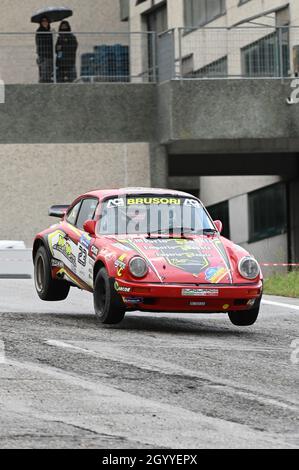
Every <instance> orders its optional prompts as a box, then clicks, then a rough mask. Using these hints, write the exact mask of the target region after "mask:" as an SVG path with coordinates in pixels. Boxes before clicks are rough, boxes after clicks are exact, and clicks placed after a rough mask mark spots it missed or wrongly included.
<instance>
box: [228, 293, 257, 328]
mask: <svg viewBox="0 0 299 470" xmlns="http://www.w3.org/2000/svg"><path fill="white" fill-rule="evenodd" d="M260 303H261V298H260V299H258V301H257V303H256V306H255V307H254V308H252V309H250V310H245V311H238V312H228V316H229V319H230V321H231V322H232V324H233V325H236V326H250V325H253V324H254V323H255V322H256V320H257V317H258V314H259V311H260Z"/></svg>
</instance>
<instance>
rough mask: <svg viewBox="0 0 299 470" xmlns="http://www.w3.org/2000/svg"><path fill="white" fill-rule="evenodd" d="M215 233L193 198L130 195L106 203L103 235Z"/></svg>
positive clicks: (99, 230)
mask: <svg viewBox="0 0 299 470" xmlns="http://www.w3.org/2000/svg"><path fill="white" fill-rule="evenodd" d="M205 231H207V232H214V231H215V227H214V226H213V224H212V222H211V220H210V218H209V216H208V214H207V212H206V210H205V209H204V207H203V206H202V205H201V203H200V202H199V201H198V200H197V199H194V198H192V197H191V196H190V198H188V197H181V196H179V197H178V196H173V195H167V194H166V195H162V196H161V195H156V194H145V195H130V196H129V195H127V196H122V197H118V198H111V199H107V200H106V201H104V202H103V206H102V212H101V217H100V220H99V222H98V224H97V233H99V234H100V235H124V234H147V235H148V236H150V235H154V234H161V235H162V234H165V235H172V234H175V235H181V236H183V235H189V234H191V235H192V234H200V233H204V232H205Z"/></svg>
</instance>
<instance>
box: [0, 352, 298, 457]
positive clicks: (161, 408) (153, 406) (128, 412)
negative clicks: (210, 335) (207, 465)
mask: <svg viewBox="0 0 299 470" xmlns="http://www.w3.org/2000/svg"><path fill="white" fill-rule="evenodd" d="M8 364H9V365H10V366H13V367H16V368H17V369H21V370H27V371H29V372H33V373H36V374H42V375H47V376H49V377H52V379H54V380H58V381H63V382H65V383H66V384H68V385H69V386H70V385H71V386H73V387H80V388H82V389H83V390H85V391H86V390H88V391H90V392H92V393H94V395H95V399H96V400H97V401H96V402H95V403H96V405H97V406H98V407H99V409H101V412H102V413H101V415H100V422H98V421H96V422H94V420H93V421H90V422H89V424H88V425H86V423H84V426H85V427H88V428H89V430H91V431H94V432H98V433H103V432H104V433H107V434H109V435H110V436H113V435H114V436H119V435H121V436H122V437H126V438H127V439H129V440H135V441H137V442H138V441H139V442H142V443H147V444H151V445H160V446H161V445H163V446H166V447H167V448H169V447H170V446H172V445H173V443H174V442H176V443H177V442H179V441H180V445H181V446H183V447H185V446H186V445H187V446H188V447H189V446H192V445H193V446H194V443H196V445H197V442H196V438H195V437H194V436H199V435H200V436H201V441H200V447H202V448H206V447H213V446H214V445H215V442H217V441H216V439H218V438H219V436H221V440H220V442H221V445H222V446H224V447H225V448H227V447H229V446H232V443H233V447H236V448H239V447H242V448H243V446H245V447H244V448H247V447H252V446H253V445H254V446H255V447H256V446H258V447H260V448H264V446H265V445H271V446H273V445H274V446H277V445H279V444H280V445H281V444H283V446H284V448H285V447H287V448H294V447H295V446H293V445H292V444H290V443H287V442H285V441H284V439H282V438H281V436H274V435H272V434H270V433H267V432H266V433H265V432H260V431H256V430H254V429H252V428H251V427H250V426H248V425H246V424H239V423H234V422H231V421H226V420H224V419H221V418H214V417H210V416H206V415H205V414H203V413H201V412H199V411H192V410H188V409H187V408H182V407H181V406H177V405H172V404H168V403H163V402H158V401H155V400H152V399H149V398H144V397H140V396H138V395H134V394H132V393H129V392H125V391H123V390H119V389H118V388H117V387H113V386H108V385H103V384H101V383H99V382H91V381H90V380H88V379H85V378H84V377H81V376H78V375H76V374H72V373H68V372H66V371H61V370H59V369H56V368H55V367H52V366H44V365H43V366H40V365H36V364H34V363H31V362H19V361H17V360H9V361H8ZM86 400H87V398H86ZM107 400H109V401H107ZM110 400H112V405H109V403H110ZM1 402H2V403H3V404H4V406H5V401H2V399H1V398H0V403H1ZM16 402H17V400H16ZM17 405H18V403H17V404H15V408H16V411H18V408H19V411H20V412H25V411H26V408H27V409H28V407H26V408H24V405H23V406H22V402H21V403H19V406H17ZM105 409H108V411H107V413H106V415H105V413H103V410H105ZM120 410H121V412H120ZM29 411H30V413H31V414H32V415H35V414H36V415H37V416H39V415H40V417H41V418H44V419H48V420H52V419H53V416H52V419H51V415H47V414H44V415H43V414H42V413H41V414H40V413H39V410H38V407H37V405H36V404H34V406H32V405H31V406H30V408H29ZM153 413H156V414H157V416H158V418H159V420H161V422H162V423H164V424H163V425H161V424H160V422H159V421H158V424H157V421H155V422H154V423H153V419H152V417H153ZM64 414H65V413H63V411H61V412H60V415H62V417H55V419H54V421H59V420H60V421H63V422H65V423H66V424H70V425H74V424H75V425H77V426H81V427H82V420H84V413H83V416H82V417H80V415H78V416H77V417H72V419H71V420H70V419H67V421H66V419H65V418H63V415H64ZM107 415H108V421H107V419H106V418H105V416H107ZM115 417H116V418H115ZM130 417H133V421H134V425H133V426H132V422H131V421H132V420H131V419H130ZM79 420H80V421H79ZM140 429H143V431H142V438H141V437H140ZM153 429H155V432H153ZM112 430H113V431H114V432H113V431H112ZM165 431H166V432H165ZM167 431H168V432H167ZM226 436H227V437H226ZM176 445H177V444H176ZM198 445H199V444H198ZM275 448H276V447H275Z"/></svg>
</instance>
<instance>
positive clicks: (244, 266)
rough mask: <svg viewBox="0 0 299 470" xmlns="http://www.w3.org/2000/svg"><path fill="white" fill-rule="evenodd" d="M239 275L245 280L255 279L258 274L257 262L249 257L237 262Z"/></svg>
mask: <svg viewBox="0 0 299 470" xmlns="http://www.w3.org/2000/svg"><path fill="white" fill-rule="evenodd" d="M239 273H240V274H241V276H243V277H245V279H255V278H256V277H257V276H258V275H259V273H260V267H259V264H258V262H257V261H256V260H255V259H254V258H251V257H247V258H242V259H241V261H240V262H239Z"/></svg>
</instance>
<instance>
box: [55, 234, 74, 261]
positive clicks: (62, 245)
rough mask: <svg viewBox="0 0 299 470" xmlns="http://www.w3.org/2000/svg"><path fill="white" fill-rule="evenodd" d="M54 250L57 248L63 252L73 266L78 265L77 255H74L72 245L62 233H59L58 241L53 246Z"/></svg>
mask: <svg viewBox="0 0 299 470" xmlns="http://www.w3.org/2000/svg"><path fill="white" fill-rule="evenodd" d="M53 250H57V251H59V252H60V253H62V254H63V256H65V257H66V258H67V259H68V260H69V261H70V262H71V264H72V265H73V266H76V257H75V256H74V255H73V252H72V247H71V245H70V243H69V242H67V241H66V239H65V237H64V236H62V235H61V234H59V238H58V242H57V243H56V245H54V246H53Z"/></svg>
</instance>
